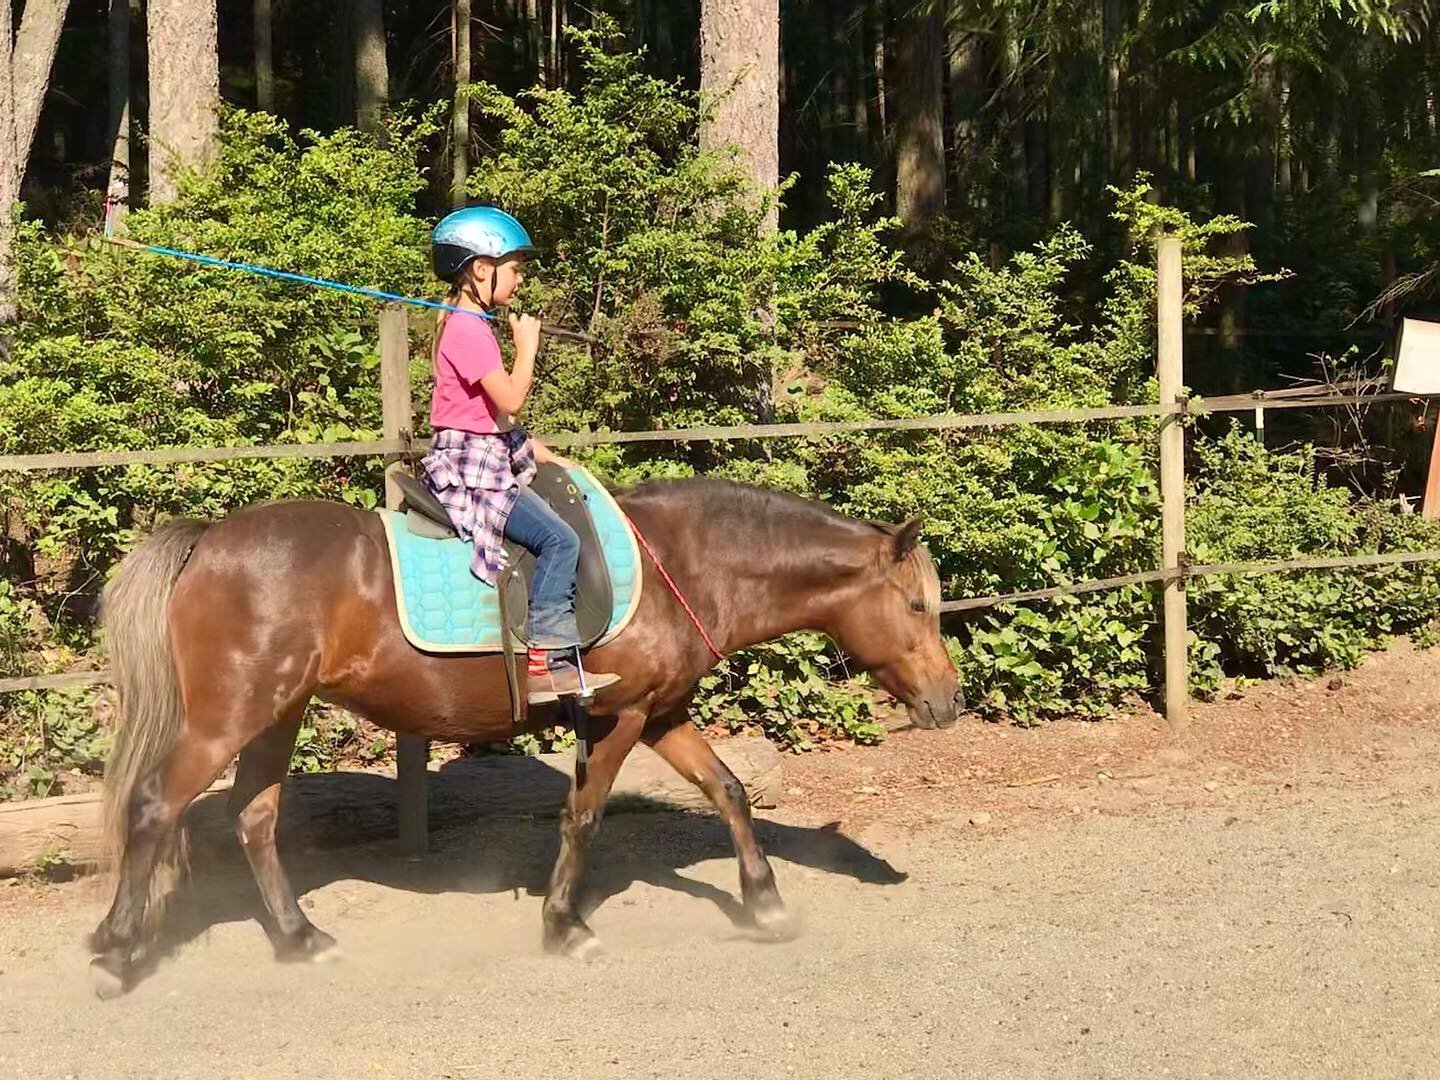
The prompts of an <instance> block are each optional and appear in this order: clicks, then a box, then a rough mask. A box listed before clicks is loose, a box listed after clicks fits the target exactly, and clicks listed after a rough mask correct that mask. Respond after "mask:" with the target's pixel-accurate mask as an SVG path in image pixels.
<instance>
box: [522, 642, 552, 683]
mask: <svg viewBox="0 0 1440 1080" xmlns="http://www.w3.org/2000/svg"><path fill="white" fill-rule="evenodd" d="M526 655H527V658H528V660H529V664H528V666H527V667H526V669H525V670H526V674H528V675H529V676H530V678H532V679H539V678H543V677H544V675H545V674H546V673H547V672H548V671H549V670H550V653H549V652H548V651H547V650H545V649H530V650H528V651H527V654H526Z"/></svg>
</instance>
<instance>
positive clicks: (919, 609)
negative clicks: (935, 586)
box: [910, 600, 925, 615]
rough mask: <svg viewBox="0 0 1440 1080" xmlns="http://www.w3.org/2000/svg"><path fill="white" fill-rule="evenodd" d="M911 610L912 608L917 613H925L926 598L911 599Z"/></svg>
mask: <svg viewBox="0 0 1440 1080" xmlns="http://www.w3.org/2000/svg"><path fill="white" fill-rule="evenodd" d="M910 610H911V611H914V612H916V613H918V614H922V615H923V614H924V613H925V601H924V600H911V601H910Z"/></svg>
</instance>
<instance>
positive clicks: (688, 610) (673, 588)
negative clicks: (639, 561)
mask: <svg viewBox="0 0 1440 1080" xmlns="http://www.w3.org/2000/svg"><path fill="white" fill-rule="evenodd" d="M625 520H626V522H628V523H629V525H630V531H631V532H633V533H634V534H635V539H636V540H639V541H640V546H641V547H643V548H644V549H645V554H646V555H649V556H650V561H651V562H653V563H654V564H655V569H656V570H659V571H660V576H661V577H662V578H664V579H665V584H666V585H668V586H669V587H670V592H671V593H672V594H673V595H674V597H675V599H676V600H678V601H680V606H681V607H682V608H684V609H685V614H686V615H689V616H690V621H691V622H692V623H694V624H695V629H696V630H699V631H700V636H701V638H703V639H704V641H705V647H706V648H707V649H709V650H710V652H711V655H713V656H714V657H715V659H716V660H721V661H723V660H724V659H725V654H724V653H723V652H721V651H720V650H719V649H717V648H716V647H715V642H713V641H711V640H710V635H709V634H707V633H706V632H705V627H704V626H703V625H702V624H701V622H700V616H698V615H696V614H695V609H694V608H692V607H691V606H690V605H689V603H687V602H686V600H685V596H684V594H683V593H681V592H680V586H678V585H676V584H675V579H674V578H672V577H671V576H670V573H669V571H668V570H666V569H665V564H664V563H662V562H661V561H660V559H659V558H658V557H657V556H656V554H655V549H654V548H652V547H651V546H650V541H649V540H646V539H645V534H644V533H642V532H641V531H640V530H639V528H637V527H636V525H635V521H634V519H633V518H631V517H630V516H629V515H628V514H627V515H626V516H625Z"/></svg>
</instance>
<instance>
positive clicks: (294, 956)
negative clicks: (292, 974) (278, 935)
mask: <svg viewBox="0 0 1440 1080" xmlns="http://www.w3.org/2000/svg"><path fill="white" fill-rule="evenodd" d="M275 959H276V960H279V961H280V962H281V963H282V964H328V963H332V962H334V961H336V960H339V959H340V946H339V944H338V943H337V942H336V941H335V939H334V938H333V937H331V936H330V935H329V934H327V933H325V931H324V930H317V929H316V928H315V927H313V926H308V927H306V928H305V929H304V930H303V931H302V932H301V933H299V934H297V935H296V936H295V937H294V938H292V939H289V940H287V941H284V942H277V943H276V945H275Z"/></svg>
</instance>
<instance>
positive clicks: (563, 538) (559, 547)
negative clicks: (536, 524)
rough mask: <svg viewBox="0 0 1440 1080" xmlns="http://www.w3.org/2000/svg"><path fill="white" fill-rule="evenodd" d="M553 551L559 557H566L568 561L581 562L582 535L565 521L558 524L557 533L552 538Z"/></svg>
mask: <svg viewBox="0 0 1440 1080" xmlns="http://www.w3.org/2000/svg"><path fill="white" fill-rule="evenodd" d="M551 551H552V552H553V553H554V555H555V557H556V558H557V559H564V560H566V561H567V562H579V560H580V537H579V536H577V535H576V533H575V530H574V529H572V528H571V527H570V526H569V525H567V524H566V523H565V522H563V521H561V522H557V524H556V529H555V534H554V537H553V539H552V540H551Z"/></svg>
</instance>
